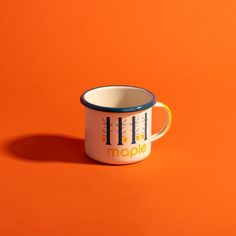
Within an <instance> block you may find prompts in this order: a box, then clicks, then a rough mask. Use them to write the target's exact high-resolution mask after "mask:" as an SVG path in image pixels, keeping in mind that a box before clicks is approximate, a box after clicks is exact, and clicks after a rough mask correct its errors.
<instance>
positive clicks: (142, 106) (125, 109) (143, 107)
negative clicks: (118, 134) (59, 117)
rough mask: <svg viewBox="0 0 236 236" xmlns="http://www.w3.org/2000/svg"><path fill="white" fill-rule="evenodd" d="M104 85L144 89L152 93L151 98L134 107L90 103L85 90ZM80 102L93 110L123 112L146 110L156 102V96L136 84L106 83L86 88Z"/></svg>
mask: <svg viewBox="0 0 236 236" xmlns="http://www.w3.org/2000/svg"><path fill="white" fill-rule="evenodd" d="M106 87H129V88H136V89H141V90H143V91H146V92H148V93H150V94H151V95H152V99H151V100H150V101H149V102H148V103H145V104H140V105H138V106H134V107H104V106H98V105H95V104H93V103H90V102H88V101H87V100H86V99H85V95H86V93H87V92H90V91H92V90H95V89H98V88H106ZM80 102H81V103H82V104H83V105H84V106H86V107H88V108H91V109H93V110H97V111H104V112H122V113H123V112H135V111H141V110H146V109H148V108H150V107H152V106H153V105H154V104H155V103H156V97H155V95H154V94H153V93H152V92H151V91H149V90H147V89H144V88H140V87H136V86H129V85H106V86H98V87H94V88H91V89H89V90H86V91H85V92H84V93H83V94H82V95H81V96H80Z"/></svg>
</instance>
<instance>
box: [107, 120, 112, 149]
mask: <svg viewBox="0 0 236 236" xmlns="http://www.w3.org/2000/svg"><path fill="white" fill-rule="evenodd" d="M106 136H107V141H106V144H107V145H111V140H110V139H111V120H110V117H107V120H106Z"/></svg>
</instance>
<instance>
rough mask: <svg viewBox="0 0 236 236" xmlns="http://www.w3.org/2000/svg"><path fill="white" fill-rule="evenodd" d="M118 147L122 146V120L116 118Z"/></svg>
mask: <svg viewBox="0 0 236 236" xmlns="http://www.w3.org/2000/svg"><path fill="white" fill-rule="evenodd" d="M118 145H123V143H122V118H121V117H119V118H118Z"/></svg>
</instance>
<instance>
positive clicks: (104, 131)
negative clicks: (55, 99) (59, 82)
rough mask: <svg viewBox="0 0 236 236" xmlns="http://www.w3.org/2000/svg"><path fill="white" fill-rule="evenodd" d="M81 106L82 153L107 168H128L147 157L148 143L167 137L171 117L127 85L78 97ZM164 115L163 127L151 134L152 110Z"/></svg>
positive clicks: (150, 97)
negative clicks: (122, 166) (155, 108)
mask: <svg viewBox="0 0 236 236" xmlns="http://www.w3.org/2000/svg"><path fill="white" fill-rule="evenodd" d="M80 101H81V103H82V104H83V105H84V106H85V151H86V153H87V155H88V156H89V157H91V158H92V159H94V160H96V161H99V162H103V163H108V164H130V163H135V162H138V161H141V160H143V159H145V158H146V157H148V156H149V154H150V153H151V143H152V142H153V141H154V140H157V139H159V138H161V137H162V136H163V135H164V134H166V133H167V131H168V130H169V128H170V126H171V121H172V116H171V111H170V109H169V107H168V106H166V105H164V104H163V103H161V102H156V98H155V95H154V94H153V93H152V92H150V91H148V90H146V89H143V88H139V87H134V86H127V85H109V86H101V87H95V88H92V89H90V90H87V91H85V92H84V93H83V94H82V95H81V97H80ZM153 107H159V108H162V109H165V111H166V121H165V124H164V127H163V128H162V129H161V131H159V132H158V133H155V134H152V108H153Z"/></svg>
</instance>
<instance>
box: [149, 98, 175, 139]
mask: <svg viewBox="0 0 236 236" xmlns="http://www.w3.org/2000/svg"><path fill="white" fill-rule="evenodd" d="M154 107H160V108H164V109H165V111H166V115H167V117H166V122H165V125H164V127H163V128H162V129H161V130H160V131H159V132H158V133H155V134H153V135H152V136H151V142H152V141H155V140H157V139H159V138H161V137H162V136H164V135H165V134H166V133H167V132H168V130H169V129H170V126H171V123H172V115H171V110H170V108H169V107H168V106H167V105H165V104H163V103H161V102H156V104H155V105H154Z"/></svg>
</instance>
